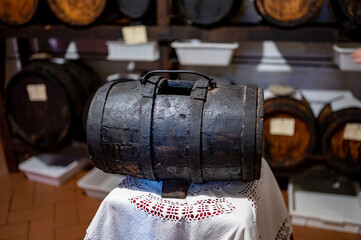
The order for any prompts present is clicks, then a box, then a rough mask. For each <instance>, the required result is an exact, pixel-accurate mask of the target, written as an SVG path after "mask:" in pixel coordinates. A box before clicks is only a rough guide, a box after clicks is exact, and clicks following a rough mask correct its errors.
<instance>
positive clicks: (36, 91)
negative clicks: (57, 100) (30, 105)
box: [26, 84, 48, 102]
mask: <svg viewBox="0 0 361 240" xmlns="http://www.w3.org/2000/svg"><path fill="white" fill-rule="evenodd" d="M26 90H27V92H28V96H29V100H30V101H31V102H45V101H46V100H47V99H48V96H47V94H46V86H45V84H29V85H26Z"/></svg>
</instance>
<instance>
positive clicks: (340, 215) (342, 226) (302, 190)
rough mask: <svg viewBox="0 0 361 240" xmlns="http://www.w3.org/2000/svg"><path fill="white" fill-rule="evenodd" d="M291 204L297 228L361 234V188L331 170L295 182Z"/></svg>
mask: <svg viewBox="0 0 361 240" xmlns="http://www.w3.org/2000/svg"><path fill="white" fill-rule="evenodd" d="M288 204H289V205H288V206H289V210H290V215H291V219H292V224H294V225H300V226H305V227H314V228H321V229H328V230H334V231H340V232H349V233H354V234H361V192H360V188H359V185H358V184H357V183H356V182H353V181H350V180H347V179H345V178H344V177H341V176H338V175H337V174H335V173H333V172H331V171H330V170H322V171H319V172H317V171H314V172H313V173H312V174H308V173H306V174H303V175H302V176H301V175H299V176H298V177H295V178H293V180H292V179H291V181H290V183H289V184H288Z"/></svg>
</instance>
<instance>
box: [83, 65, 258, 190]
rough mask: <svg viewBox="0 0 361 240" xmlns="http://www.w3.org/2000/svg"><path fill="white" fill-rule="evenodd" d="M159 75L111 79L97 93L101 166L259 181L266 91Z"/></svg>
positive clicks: (95, 154)
mask: <svg viewBox="0 0 361 240" xmlns="http://www.w3.org/2000/svg"><path fill="white" fill-rule="evenodd" d="M174 72H177V73H179V71H173V73H174ZM183 72H184V71H183ZM188 72H189V71H188ZM156 73H159V71H156V72H150V73H148V74H146V76H145V77H144V79H145V80H144V81H131V82H109V83H107V84H105V85H103V86H102V87H101V88H100V89H99V90H98V91H97V93H96V94H95V96H94V98H93V101H92V103H91V105H90V109H89V115H88V124H87V140H88V146H89V152H90V154H91V159H92V161H93V162H94V164H95V166H96V167H98V168H100V169H102V170H103V171H105V172H109V173H119V174H126V175H131V176H133V177H138V178H146V179H151V180H164V179H183V180H192V181H193V182H195V183H202V182H203V181H208V180H243V181H251V180H255V179H259V177H260V167H261V155H262V129H263V127H262V123H263V122H262V117H263V91H262V89H260V88H257V86H255V85H247V86H216V85H215V83H214V81H213V80H210V79H209V78H208V77H206V76H204V75H202V76H204V77H205V78H206V79H200V80H197V81H195V82H193V81H183V80H181V81H179V80H169V79H167V78H164V77H162V76H152V75H154V74H156ZM192 73H194V72H192ZM195 74H197V75H199V73H195ZM149 76H150V77H149Z"/></svg>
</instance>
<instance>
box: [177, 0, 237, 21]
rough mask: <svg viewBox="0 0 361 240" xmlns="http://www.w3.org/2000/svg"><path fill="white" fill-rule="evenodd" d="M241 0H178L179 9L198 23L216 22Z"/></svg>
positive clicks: (235, 9) (229, 13)
mask: <svg viewBox="0 0 361 240" xmlns="http://www.w3.org/2000/svg"><path fill="white" fill-rule="evenodd" d="M241 3H242V1H241V0H212V1H203V0H178V5H179V8H180V9H181V11H182V12H183V13H184V14H185V15H186V17H187V18H189V19H190V20H191V21H193V22H194V23H195V24H199V25H212V24H216V23H218V22H220V21H222V20H224V19H225V18H227V17H229V16H230V15H231V14H232V13H234V12H236V11H237V9H238V8H239V6H240V5H241Z"/></svg>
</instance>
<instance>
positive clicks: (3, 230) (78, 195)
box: [0, 170, 361, 240]
mask: <svg viewBox="0 0 361 240" xmlns="http://www.w3.org/2000/svg"><path fill="white" fill-rule="evenodd" d="M85 173H86V171H85V170H84V171H82V172H81V173H79V174H78V175H77V176H76V177H75V178H73V179H72V180H70V181H69V182H67V183H66V184H65V185H63V186H61V187H51V186H47V185H44V184H39V183H34V182H31V181H29V180H27V179H26V177H25V176H24V174H23V173H21V172H19V173H10V174H7V173H5V174H0V183H1V184H0V240H7V239H9V240H20V239H27V240H42V239H44V240H52V239H56V240H73V239H83V238H84V235H85V230H86V228H87V227H88V225H89V223H90V221H91V220H92V218H93V216H94V214H95V212H96V210H97V209H98V207H99V205H100V203H101V201H100V200H95V199H91V198H88V197H86V196H85V195H84V194H83V192H82V190H81V189H79V188H78V187H77V186H76V182H77V180H78V179H79V178H81V177H82V176H83V175H84V174H85ZM283 194H284V197H285V199H286V200H287V193H286V192H285V191H283ZM286 202H287V201H286ZM293 235H294V239H296V240H321V239H325V240H346V239H347V240H356V239H361V236H358V235H353V234H347V233H339V232H333V231H325V230H319V229H312V228H304V227H298V226H294V233H293Z"/></svg>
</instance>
